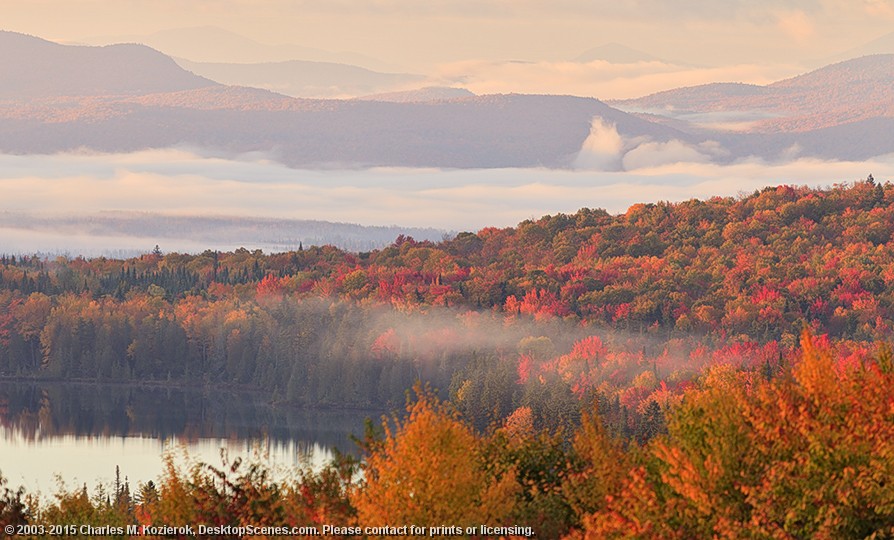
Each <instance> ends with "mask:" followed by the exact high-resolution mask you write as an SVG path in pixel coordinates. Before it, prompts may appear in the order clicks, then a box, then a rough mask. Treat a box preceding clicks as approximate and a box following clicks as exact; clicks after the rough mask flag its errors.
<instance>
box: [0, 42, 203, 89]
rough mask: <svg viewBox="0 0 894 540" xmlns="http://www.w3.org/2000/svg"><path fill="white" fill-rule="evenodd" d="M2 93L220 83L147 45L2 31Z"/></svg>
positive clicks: (0, 65)
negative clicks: (60, 40)
mask: <svg viewBox="0 0 894 540" xmlns="http://www.w3.org/2000/svg"><path fill="white" fill-rule="evenodd" d="M0 51H3V54H2V55H0V81H2V82H0V99H26V100H31V99H34V98H48V97H61V96H97V95H103V96H109V95H141V94H148V93H156V92H172V91H177V90H189V89H195V88H203V87H209V86H216V85H217V83H215V82H214V81H211V80H208V79H205V78H203V77H199V76H197V75H194V74H192V73H190V72H188V71H186V70H184V69H183V68H181V67H180V66H178V65H177V63H176V62H174V61H173V60H172V59H171V58H170V57H168V56H165V55H164V54H162V53H160V52H158V51H156V50H154V49H150V48H149V47H146V46H144V45H135V44H120V45H108V46H105V47H86V46H71V45H59V44H57V43H53V42H51V41H46V40H43V39H40V38H36V37H33V36H27V35H25V34H18V33H15V32H6V31H0Z"/></svg>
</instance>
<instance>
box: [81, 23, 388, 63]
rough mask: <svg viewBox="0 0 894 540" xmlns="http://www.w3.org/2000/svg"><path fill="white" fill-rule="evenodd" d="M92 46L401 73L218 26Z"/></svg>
mask: <svg viewBox="0 0 894 540" xmlns="http://www.w3.org/2000/svg"><path fill="white" fill-rule="evenodd" d="M90 41H91V42H102V43H118V42H135V43H143V44H145V45H148V46H150V47H152V48H153V49H158V50H159V51H162V52H163V53H165V54H168V55H170V56H173V57H177V58H187V59H189V60H191V61H195V62H238V63H257V62H286V61H289V60H307V61H313V62H332V63H339V64H350V65H355V66H362V67H365V68H367V69H372V70H377V71H400V70H399V69H398V68H396V67H395V66H393V65H390V64H388V63H387V62H383V61H381V60H378V59H376V58H372V57H370V56H367V55H365V54H362V53H357V52H351V51H327V50H323V49H318V48H314V47H304V46H301V45H296V44H291V43H285V44H270V43H261V42H258V41H255V40H253V39H250V38H247V37H245V36H243V35H241V34H237V33H236V32H231V31H229V30H225V29H223V28H219V27H217V26H210V25H209V26H194V27H186V28H172V29H168V30H162V31H159V32H154V33H152V34H149V35H130V36H106V37H97V38H93V39H91V40H90Z"/></svg>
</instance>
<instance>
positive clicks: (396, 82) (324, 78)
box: [177, 59, 425, 97]
mask: <svg viewBox="0 0 894 540" xmlns="http://www.w3.org/2000/svg"><path fill="white" fill-rule="evenodd" d="M177 63H178V64H179V65H180V66H182V67H183V68H184V69H187V70H189V71H191V72H193V73H197V74H199V75H202V76H204V77H208V78H209V79H212V80H215V81H217V82H220V83H223V84H228V85H237V86H255V87H258V88H264V89H266V90H272V91H274V92H278V93H281V94H286V95H289V96H292V97H352V96H358V95H364V94H370V93H374V92H384V91H389V90H392V89H394V88H396V87H401V86H403V87H406V86H407V85H411V84H417V83H419V82H421V81H423V80H424V79H425V77H423V76H422V75H414V74H411V73H382V72H377V71H371V70H369V69H366V68H362V67H358V66H352V65H347V64H338V63H333V62H312V61H305V60H289V61H285V62H265V63H246V64H238V63H210V62H192V61H189V60H183V59H177Z"/></svg>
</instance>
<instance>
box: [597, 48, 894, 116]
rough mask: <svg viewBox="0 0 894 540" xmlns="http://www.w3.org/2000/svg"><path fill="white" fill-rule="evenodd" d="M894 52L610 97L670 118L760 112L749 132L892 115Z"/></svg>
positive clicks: (618, 103) (623, 105)
mask: <svg viewBox="0 0 894 540" xmlns="http://www.w3.org/2000/svg"><path fill="white" fill-rule="evenodd" d="M892 87H894V54H881V55H872V56H864V57H861V58H855V59H852V60H847V61H844V62H839V63H837V64H832V65H829V66H825V67H822V68H820V69H817V70H814V71H811V72H809V73H806V74H803V75H799V76H797V77H792V78H790V79H786V80H782V81H778V82H775V83H773V84H769V85H767V86H757V85H745V84H740V83H713V84H706V85H702V86H692V87H686V88H678V89H675V90H668V91H664V92H659V93H656V94H652V95H649V96H645V97H641V98H636V99H628V100H619V101H613V102H611V104H613V105H615V106H618V107H620V108H622V109H624V110H634V109H639V110H650V111H651V112H655V113H657V114H662V111H665V112H666V113H667V114H668V115H670V116H675V115H679V114H686V113H690V114H691V113H713V112H718V111H752V112H762V113H766V114H767V115H770V116H772V118H767V119H761V120H758V121H756V122H754V124H753V126H752V127H751V128H750V129H749V131H752V132H758V133H760V132H764V133H783V132H789V133H792V132H795V133H796V132H807V131H813V130H817V129H825V128H831V127H834V126H838V125H842V124H846V123H850V122H858V121H863V120H869V119H872V118H887V117H892V116H894V92H892V91H891V88H892Z"/></svg>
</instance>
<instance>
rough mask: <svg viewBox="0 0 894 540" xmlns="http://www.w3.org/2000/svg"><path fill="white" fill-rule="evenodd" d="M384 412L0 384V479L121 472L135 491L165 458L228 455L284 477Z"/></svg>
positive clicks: (89, 478) (49, 489)
mask: <svg viewBox="0 0 894 540" xmlns="http://www.w3.org/2000/svg"><path fill="white" fill-rule="evenodd" d="M380 415H381V413H380V412H376V411H360V412H357V411H329V410H324V411H318V410H314V411H310V410H303V409H295V408H290V407H276V406H271V405H269V404H268V403H266V402H265V401H264V399H263V396H258V395H255V394H239V393H234V392H230V391H220V392H217V391H211V390H195V389H166V388H155V387H150V388H145V387H133V386H120V385H93V384H65V383H32V382H0V474H2V475H3V476H4V477H5V478H7V479H9V484H10V485H11V486H13V487H17V486H19V485H23V486H25V488H26V489H27V490H28V491H29V492H32V493H33V492H40V493H41V494H42V495H43V496H49V495H51V494H53V493H55V492H56V491H57V486H58V481H57V477H61V478H62V480H64V482H65V485H66V487H67V488H69V489H72V488H74V487H79V486H82V485H84V484H86V485H87V487H88V488H93V487H95V486H96V485H97V484H103V485H106V486H108V485H111V484H112V483H113V482H114V479H115V467H116V466H118V467H120V471H121V477H122V479H124V478H125V477H126V478H127V480H128V481H129V483H130V485H131V489H133V488H134V487H135V486H137V485H138V484H139V483H141V482H145V481H148V480H154V481H157V480H158V478H159V476H160V475H161V472H162V468H163V459H164V455H165V454H166V453H173V454H174V456H175V463H177V464H179V465H181V466H182V467H187V466H188V464H189V463H191V462H195V461H202V462H205V463H209V464H211V465H215V466H218V467H219V466H220V465H221V449H224V450H225V451H226V453H227V454H228V456H229V458H230V459H233V458H235V457H242V458H243V459H251V460H259V461H261V462H262V463H264V464H266V465H267V466H268V467H270V468H271V469H273V470H274V472H275V475H276V476H277V477H278V478H280V479H283V478H288V477H289V476H290V475H294V474H295V472H296V471H297V469H298V468H300V467H313V468H319V467H321V466H322V465H323V464H324V463H325V462H327V461H328V460H329V459H330V458H331V456H332V449H333V448H338V449H339V450H341V451H345V452H352V451H354V449H355V444H354V443H353V442H352V441H351V435H356V436H359V435H362V433H363V423H364V420H365V418H367V417H371V418H374V419H375V418H378V417H379V416H380ZM185 456H188V457H185Z"/></svg>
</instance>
